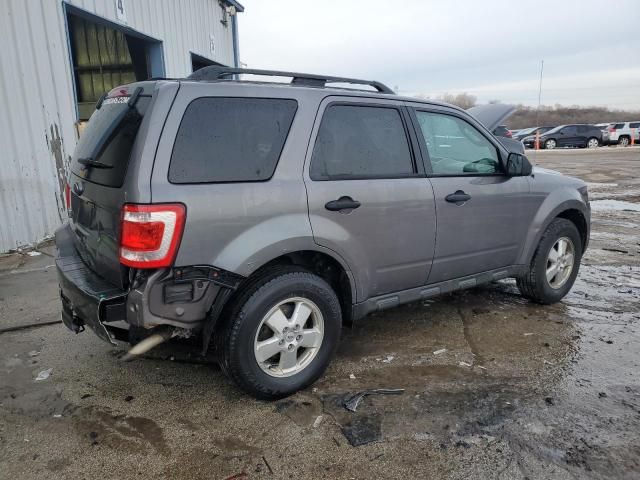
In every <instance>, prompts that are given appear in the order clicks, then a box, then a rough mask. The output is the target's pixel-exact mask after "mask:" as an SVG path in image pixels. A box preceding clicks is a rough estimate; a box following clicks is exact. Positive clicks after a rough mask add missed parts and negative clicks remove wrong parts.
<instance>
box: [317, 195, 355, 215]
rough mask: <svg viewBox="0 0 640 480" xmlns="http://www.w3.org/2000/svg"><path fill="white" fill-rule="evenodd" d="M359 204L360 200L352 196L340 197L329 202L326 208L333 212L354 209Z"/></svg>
mask: <svg viewBox="0 0 640 480" xmlns="http://www.w3.org/2000/svg"><path fill="white" fill-rule="evenodd" d="M359 206H360V202H359V201H357V200H354V199H353V198H351V197H340V198H339V199H338V200H331V201H330V202H327V203H326V204H325V206H324V208H326V209H327V210H330V211H332V212H339V211H340V210H353V209H354V208H358V207H359Z"/></svg>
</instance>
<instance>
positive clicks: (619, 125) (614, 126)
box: [613, 123, 624, 129]
mask: <svg viewBox="0 0 640 480" xmlns="http://www.w3.org/2000/svg"><path fill="white" fill-rule="evenodd" d="M613 128H616V129H617V128H624V123H616V124H615V125H613Z"/></svg>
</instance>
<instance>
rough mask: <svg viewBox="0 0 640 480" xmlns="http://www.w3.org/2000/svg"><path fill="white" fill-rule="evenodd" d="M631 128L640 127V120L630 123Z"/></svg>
mask: <svg viewBox="0 0 640 480" xmlns="http://www.w3.org/2000/svg"><path fill="white" fill-rule="evenodd" d="M629 128H640V122H632V123H630V124H629Z"/></svg>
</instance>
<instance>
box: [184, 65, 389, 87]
mask: <svg viewBox="0 0 640 480" xmlns="http://www.w3.org/2000/svg"><path fill="white" fill-rule="evenodd" d="M241 74H246V75H264V76H269V77H292V80H291V83H292V84H294V85H306V86H311V87H325V86H326V84H327V83H350V84H353V85H368V86H370V87H373V88H375V89H376V90H377V91H378V92H379V93H390V94H394V93H395V92H394V91H393V90H391V89H390V88H389V87H387V86H386V85H385V84H384V83H380V82H376V81H375V80H359V79H357V78H344V77H330V76H327V75H313V74H310V73H296V72H281V71H278V70H258V69H255V68H232V67H220V66H218V65H211V66H209V67H204V68H201V69H200V70H196V71H195V72H193V73H192V74H191V75H189V76H188V77H187V78H188V79H189V80H220V79H223V78H225V77H229V76H231V75H241Z"/></svg>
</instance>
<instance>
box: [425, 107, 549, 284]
mask: <svg viewBox="0 0 640 480" xmlns="http://www.w3.org/2000/svg"><path fill="white" fill-rule="evenodd" d="M415 119H416V123H417V126H418V128H417V130H418V131H419V132H421V133H422V136H423V138H422V139H421V140H424V143H423V144H422V145H423V154H424V156H425V157H426V158H427V161H428V166H430V168H431V173H430V174H429V175H430V180H431V184H432V186H433V191H434V194H435V201H436V211H437V221H438V229H437V236H436V248H435V254H434V260H433V266H432V268H431V274H430V276H429V281H428V283H437V282H441V281H445V280H450V279H453V278H459V277H464V276H467V275H472V274H476V273H480V272H484V271H488V270H494V269H498V268H502V267H507V266H510V265H513V264H514V263H515V262H516V259H517V258H518V254H519V253H520V251H521V250H522V247H523V242H524V239H525V236H526V232H527V228H528V226H529V222H530V221H531V218H532V216H533V214H534V211H535V206H536V205H537V204H536V202H535V199H533V198H532V197H530V195H529V183H528V179H527V178H526V177H508V176H506V175H505V174H504V173H503V166H502V162H501V155H505V152H504V150H503V149H501V148H500V147H499V145H498V143H497V142H496V141H494V140H495V139H491V137H490V136H489V135H488V134H487V133H483V131H481V130H480V129H478V128H476V126H474V125H473V124H472V123H470V122H468V121H467V120H466V119H464V118H463V117H462V116H459V115H456V114H455V112H453V111H451V112H449V111H438V110H434V111H427V110H423V111H420V110H416V111H415Z"/></svg>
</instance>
